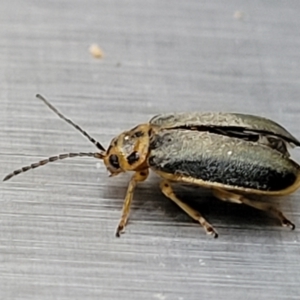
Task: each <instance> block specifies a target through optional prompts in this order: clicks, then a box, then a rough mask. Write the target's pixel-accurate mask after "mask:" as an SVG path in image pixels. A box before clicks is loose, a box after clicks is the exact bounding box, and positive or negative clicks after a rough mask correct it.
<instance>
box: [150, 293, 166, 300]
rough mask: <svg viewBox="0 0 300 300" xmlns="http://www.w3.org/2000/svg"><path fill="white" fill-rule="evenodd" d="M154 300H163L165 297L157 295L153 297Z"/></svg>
mask: <svg viewBox="0 0 300 300" xmlns="http://www.w3.org/2000/svg"><path fill="white" fill-rule="evenodd" d="M153 298H154V299H159V300H165V299H166V296H165V295H164V294H161V293H158V294H154V295H153Z"/></svg>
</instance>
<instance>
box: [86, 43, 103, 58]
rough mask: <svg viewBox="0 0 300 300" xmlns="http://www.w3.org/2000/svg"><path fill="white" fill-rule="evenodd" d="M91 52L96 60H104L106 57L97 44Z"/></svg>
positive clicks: (91, 47) (92, 46) (90, 49)
mask: <svg viewBox="0 0 300 300" xmlns="http://www.w3.org/2000/svg"><path fill="white" fill-rule="evenodd" d="M89 51H90V53H91V54H92V55H93V56H94V57H95V58H102V57H103V56H104V53H103V51H102V50H101V48H100V47H99V46H98V45H97V44H92V45H91V46H90V48H89Z"/></svg>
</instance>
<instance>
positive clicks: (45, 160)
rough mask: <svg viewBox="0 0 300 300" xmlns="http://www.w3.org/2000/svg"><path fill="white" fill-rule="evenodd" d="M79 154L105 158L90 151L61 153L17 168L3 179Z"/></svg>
mask: <svg viewBox="0 0 300 300" xmlns="http://www.w3.org/2000/svg"><path fill="white" fill-rule="evenodd" d="M78 156H80V157H83V156H89V157H94V158H99V159H102V158H103V155H102V154H101V153H90V152H88V153H84V152H79V153H65V154H59V155H56V156H51V157H48V158H46V159H43V160H41V161H39V162H36V163H33V164H31V165H30V166H26V167H23V168H21V169H18V170H15V171H13V172H12V173H10V174H8V175H7V176H6V177H5V178H4V179H3V181H6V180H9V179H11V178H12V177H14V176H16V175H19V174H21V173H24V172H27V171H29V170H32V169H35V168H38V167H41V166H44V165H46V164H47V163H50V162H54V161H57V160H62V159H65V158H71V157H78Z"/></svg>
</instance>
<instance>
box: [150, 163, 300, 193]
mask: <svg viewBox="0 0 300 300" xmlns="http://www.w3.org/2000/svg"><path fill="white" fill-rule="evenodd" d="M152 170H153V171H154V172H155V173H156V174H157V175H159V176H160V177H162V178H164V179H167V180H169V181H171V182H172V181H173V182H182V183H187V184H191V185H196V186H201V187H203V188H207V189H222V190H226V191H233V192H237V193H239V194H252V195H261V196H271V197H272V196H273V197H276V196H277V197H280V196H285V195H289V194H292V193H293V192H295V191H296V190H297V189H299V188H300V172H299V174H298V176H297V179H296V181H295V182H294V184H293V185H291V186H289V187H288V188H286V189H284V190H280V191H261V190H255V189H250V188H243V187H238V186H231V185H226V184H222V183H218V182H209V181H204V180H202V179H195V178H192V177H188V176H184V175H174V174H169V173H165V172H162V171H158V170H155V169H152Z"/></svg>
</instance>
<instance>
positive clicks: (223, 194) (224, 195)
mask: <svg viewBox="0 0 300 300" xmlns="http://www.w3.org/2000/svg"><path fill="white" fill-rule="evenodd" d="M213 194H214V196H215V197H217V198H218V199H220V200H223V201H229V202H233V203H239V204H245V205H248V206H251V207H254V208H256V209H259V210H263V211H266V212H267V213H269V214H270V215H272V216H273V217H275V218H277V219H278V220H279V221H280V222H281V225H282V226H286V227H289V228H291V229H292V230H293V229H295V225H294V224H293V223H292V222H291V221H290V220H288V219H287V218H286V217H285V216H284V214H283V213H282V212H281V211H280V210H279V209H277V208H276V207H275V206H274V205H272V204H270V203H265V202H261V201H255V200H252V199H248V198H246V197H245V196H243V195H238V194H234V193H232V192H228V191H224V190H220V189H213Z"/></svg>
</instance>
